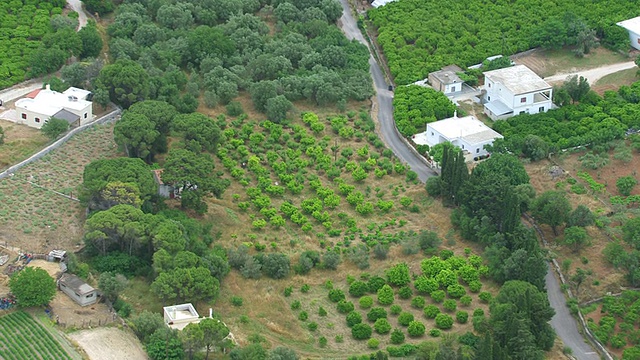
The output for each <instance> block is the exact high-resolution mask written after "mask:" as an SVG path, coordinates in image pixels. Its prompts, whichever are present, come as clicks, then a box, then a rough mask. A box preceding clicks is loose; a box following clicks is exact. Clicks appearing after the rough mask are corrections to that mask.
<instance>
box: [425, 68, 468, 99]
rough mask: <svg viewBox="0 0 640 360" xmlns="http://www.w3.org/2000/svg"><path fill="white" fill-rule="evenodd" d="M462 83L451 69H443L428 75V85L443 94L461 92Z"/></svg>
mask: <svg viewBox="0 0 640 360" xmlns="http://www.w3.org/2000/svg"><path fill="white" fill-rule="evenodd" d="M463 83H464V81H462V79H460V77H459V76H458V74H456V72H455V71H454V70H451V69H447V68H445V69H442V70H438V71H434V72H432V73H429V84H431V87H433V88H434V89H436V90H438V91H441V92H443V93H445V94H451V93H455V92H458V91H462V84H463Z"/></svg>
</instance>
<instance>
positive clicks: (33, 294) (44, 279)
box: [9, 267, 56, 307]
mask: <svg viewBox="0 0 640 360" xmlns="http://www.w3.org/2000/svg"><path fill="white" fill-rule="evenodd" d="M9 288H11V293H13V295H15V297H16V301H17V302H18V306H20V307H32V306H41V305H46V304H48V303H49V301H51V299H53V297H54V296H55V294H56V281H55V280H54V279H53V278H52V277H51V276H50V275H49V273H47V271H46V270H44V269H41V268H39V267H26V268H24V269H23V270H21V271H20V272H18V273H15V274H14V275H13V276H12V277H11V279H10V280H9Z"/></svg>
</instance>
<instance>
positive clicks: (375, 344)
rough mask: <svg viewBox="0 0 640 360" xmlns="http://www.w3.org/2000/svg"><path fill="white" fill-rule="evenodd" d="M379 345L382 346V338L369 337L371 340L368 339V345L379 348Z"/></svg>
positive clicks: (370, 347)
mask: <svg viewBox="0 0 640 360" xmlns="http://www.w3.org/2000/svg"><path fill="white" fill-rule="evenodd" d="M378 346H380V340H378V339H369V341H367V347H368V348H369V349H377V348H378Z"/></svg>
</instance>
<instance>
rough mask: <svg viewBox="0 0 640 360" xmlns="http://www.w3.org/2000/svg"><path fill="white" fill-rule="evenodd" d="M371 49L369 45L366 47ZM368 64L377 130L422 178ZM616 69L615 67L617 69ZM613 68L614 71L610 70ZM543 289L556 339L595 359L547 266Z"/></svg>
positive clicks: (586, 359) (424, 174)
mask: <svg viewBox="0 0 640 360" xmlns="http://www.w3.org/2000/svg"><path fill="white" fill-rule="evenodd" d="M340 2H341V3H342V8H343V13H342V17H341V18H340V21H341V23H342V31H344V33H345V35H346V36H347V38H349V39H356V40H358V41H360V42H362V43H364V44H365V45H367V46H368V44H367V42H366V41H365V40H364V37H363V36H362V33H361V32H360V29H358V26H357V24H356V21H355V20H354V18H353V16H352V15H351V8H350V7H349V4H348V2H347V0H340ZM369 50H371V49H369ZM369 64H370V65H371V69H370V71H371V76H372V77H373V82H374V85H375V89H376V99H377V102H378V122H379V124H380V131H381V133H382V140H383V141H384V142H385V144H386V145H387V147H389V148H390V149H391V150H393V153H394V154H395V155H396V156H397V157H398V158H399V159H400V160H402V161H404V162H405V163H407V164H408V165H409V166H410V167H411V170H413V171H415V172H416V173H418V176H419V178H420V180H421V181H423V182H424V181H426V180H427V179H428V178H429V177H431V176H434V175H436V174H435V172H433V170H431V169H430V168H429V167H427V166H426V165H425V164H424V163H423V162H422V161H420V160H419V159H418V158H417V156H416V155H415V154H414V153H413V152H411V150H409V148H408V147H407V145H406V143H404V142H403V141H402V139H401V138H400V137H399V136H398V134H397V133H396V131H395V129H394V126H395V124H394V120H393V104H392V98H393V93H392V92H390V91H388V90H387V86H388V85H387V82H386V80H385V78H384V75H383V74H382V71H381V70H380V66H378V63H376V61H375V59H374V57H373V56H370V57H369ZM617 71H619V70H617ZM614 72H615V71H614ZM545 280H546V285H547V293H548V296H549V303H550V304H551V307H552V308H553V309H554V310H555V311H556V315H555V316H554V317H553V319H552V320H551V325H552V326H553V328H554V329H555V330H556V333H557V334H558V336H559V337H560V339H561V340H562V341H563V342H564V343H565V345H566V346H569V347H570V348H571V349H573V354H574V356H575V357H576V358H577V359H578V360H597V359H599V358H600V357H599V356H598V355H597V354H596V353H594V352H593V349H592V348H591V346H589V345H588V344H587V343H586V342H585V340H584V339H583V338H582V335H581V334H580V333H579V332H578V327H577V325H576V322H575V319H574V318H573V317H572V316H571V314H570V313H569V311H568V308H567V304H566V300H565V298H564V294H563V293H562V291H561V290H560V284H559V282H558V279H556V277H555V276H553V273H552V272H551V270H548V271H547V275H546V278H545Z"/></svg>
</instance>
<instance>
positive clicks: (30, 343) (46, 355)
mask: <svg viewBox="0 0 640 360" xmlns="http://www.w3.org/2000/svg"><path fill="white" fill-rule="evenodd" d="M54 331H55V330H54ZM70 351H71V350H70V348H69V347H68V346H66V347H63V346H62V345H60V343H59V342H58V340H57V339H56V338H55V337H54V336H53V335H51V333H50V332H49V331H48V330H47V329H45V328H44V327H43V326H42V325H40V324H39V323H38V322H37V321H36V320H34V319H33V318H32V317H31V315H29V314H27V313H25V312H23V311H18V312H13V313H11V314H8V315H4V316H2V317H0V358H2V359H6V360H22V359H24V360H32V359H43V360H46V359H68V360H72V359H79V358H80V356H79V355H78V354H77V353H75V352H73V353H71V352H70Z"/></svg>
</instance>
